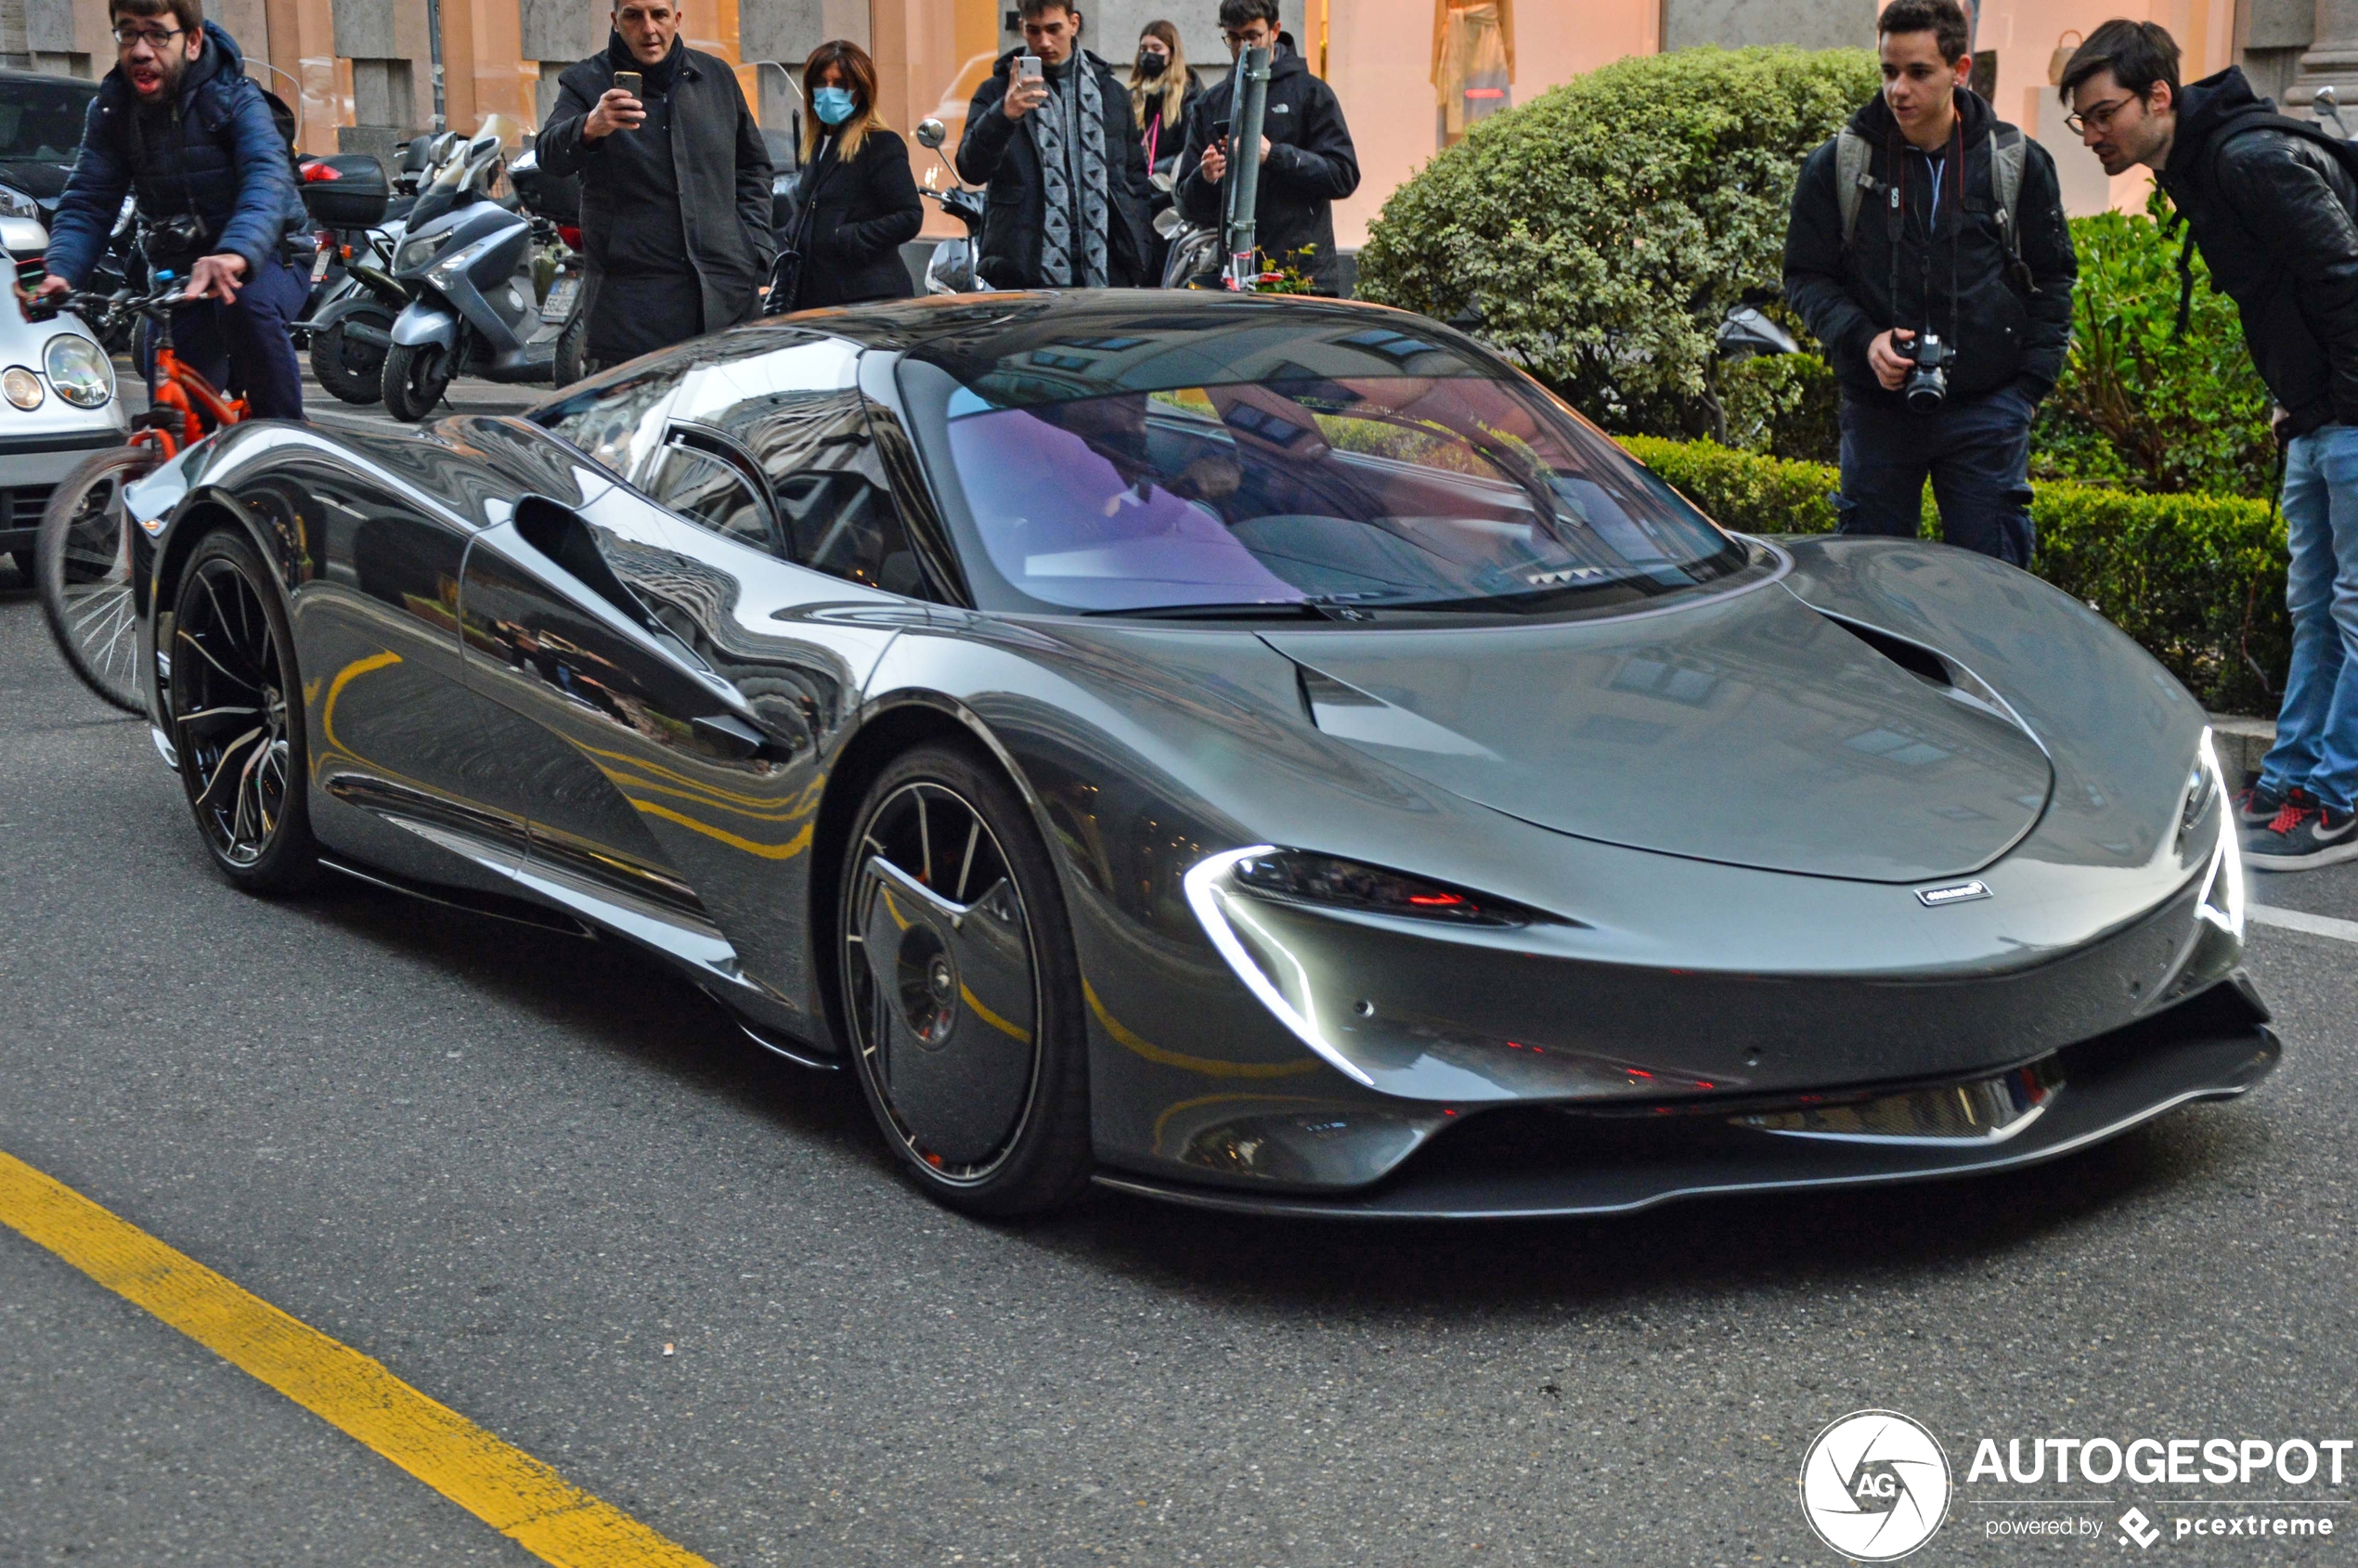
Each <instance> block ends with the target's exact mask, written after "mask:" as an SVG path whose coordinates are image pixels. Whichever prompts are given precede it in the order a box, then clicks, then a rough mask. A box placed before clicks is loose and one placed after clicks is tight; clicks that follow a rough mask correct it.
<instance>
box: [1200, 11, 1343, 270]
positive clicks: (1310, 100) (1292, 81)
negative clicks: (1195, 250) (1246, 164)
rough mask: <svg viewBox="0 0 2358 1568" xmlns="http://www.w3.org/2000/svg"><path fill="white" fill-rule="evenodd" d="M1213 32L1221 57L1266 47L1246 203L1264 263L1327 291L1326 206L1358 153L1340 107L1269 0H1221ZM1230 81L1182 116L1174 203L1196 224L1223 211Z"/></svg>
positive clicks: (1329, 220) (1232, 98)
mask: <svg viewBox="0 0 2358 1568" xmlns="http://www.w3.org/2000/svg"><path fill="white" fill-rule="evenodd" d="M1220 31H1221V32H1222V33H1223V34H1224V36H1225V37H1226V38H1227V40H1228V53H1229V54H1230V55H1231V56H1234V57H1238V58H1241V57H1242V56H1243V54H1244V52H1245V50H1247V49H1249V48H1266V49H1270V50H1272V51H1274V52H1273V54H1272V56H1271V58H1270V61H1269V102H1268V108H1267V110H1265V113H1264V117H1263V121H1262V136H1261V184H1260V187H1259V190H1258V194H1257V195H1256V197H1255V198H1254V201H1253V204H1252V208H1253V214H1252V215H1253V235H1254V242H1255V243H1256V244H1258V245H1259V246H1260V248H1261V252H1262V253H1263V255H1265V256H1267V257H1268V258H1269V261H1270V263H1271V264H1272V265H1273V266H1280V267H1286V266H1290V267H1294V268H1296V269H1298V270H1299V271H1301V272H1302V273H1304V274H1306V275H1308V277H1309V279H1310V280H1311V282H1312V284H1313V285H1314V286H1315V288H1316V289H1317V291H1318V292H1320V293H1322V294H1331V293H1333V292H1336V290H1337V289H1338V288H1339V287H1340V286H1341V281H1342V270H1341V258H1340V257H1339V256H1338V255H1337V254H1336V253H1335V215H1334V204H1335V203H1336V202H1337V201H1341V200H1342V199H1343V198H1344V197H1346V196H1349V195H1350V194H1351V193H1352V192H1353V191H1354V190H1356V189H1358V188H1359V151H1358V149H1356V148H1355V147H1354V146H1353V145H1352V142H1351V127H1350V126H1348V125H1346V124H1344V123H1343V119H1342V105H1341V103H1340V102H1339V101H1337V99H1336V97H1335V93H1334V89H1333V88H1332V87H1329V86H1328V85H1327V84H1325V83H1324V82H1321V81H1319V80H1318V78H1316V77H1315V76H1313V75H1311V74H1310V68H1309V66H1308V65H1306V64H1304V63H1303V61H1302V54H1301V52H1300V51H1299V50H1297V49H1296V48H1295V47H1294V42H1293V37H1292V35H1291V34H1290V33H1284V32H1278V31H1277V0H1221V4H1220ZM1236 85H1237V77H1236V73H1235V72H1234V71H1231V72H1229V74H1228V80H1226V81H1225V82H1223V83H1221V84H1220V85H1218V86H1216V87H1214V88H1212V89H1211V91H1210V92H1208V93H1206V94H1205V95H1204V96H1203V97H1201V98H1199V99H1198V100H1197V103H1196V107H1195V108H1194V109H1193V110H1189V111H1188V114H1187V149H1186V150H1185V152H1183V153H1181V154H1180V155H1179V211H1180V213H1181V214H1182V215H1183V216H1185V218H1186V219H1187V221H1188V222H1190V223H1193V224H1197V225H1199V226H1208V225H1212V224H1217V223H1219V222H1220V221H1221V218H1222V216H1223V214H1224V199H1225V197H1226V195H1227V191H1226V189H1225V181H1226V177H1227V173H1228V161H1229V157H1230V149H1229V147H1228V142H1227V127H1228V124H1229V122H1230V121H1231V120H1232V119H1233V118H1234V116H1235V113H1236V109H1235V104H1236Z"/></svg>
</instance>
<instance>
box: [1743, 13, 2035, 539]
mask: <svg viewBox="0 0 2358 1568" xmlns="http://www.w3.org/2000/svg"><path fill="white" fill-rule="evenodd" d="M1877 26H1878V28H1879V29H1880V32H1879V34H1878V47H1879V52H1880V54H1881V56H1882V58H1883V80H1884V89H1883V92H1882V93H1881V94H1880V95H1878V96H1877V97H1875V98H1874V99H1873V100H1872V101H1871V102H1870V103H1868V104H1867V105H1866V106H1865V107H1864V108H1862V109H1860V110H1859V111H1858V112H1857V113H1856V114H1854V115H1852V116H1851V118H1850V123H1849V124H1848V125H1847V126H1846V128H1845V129H1844V131H1843V132H1842V134H1841V135H1840V136H1836V137H1835V138H1834V139H1833V141H1830V142H1828V143H1826V144H1825V145H1824V146H1823V147H1820V149H1817V150H1816V151H1815V152H1813V153H1811V154H1810V155H1809V160H1808V162H1806V163H1804V164H1803V165H1802V171H1801V180H1800V183H1799V185H1798V186H1797V187H1796V188H1795V189H1794V199H1793V216H1792V221H1791V223H1790V226H1789V227H1787V229H1786V232H1785V297H1786V299H1788V300H1789V301H1791V302H1792V304H1793V306H1794V309H1795V310H1797V311H1799V312H1800V313H1801V316H1802V318H1803V319H1804V320H1806V321H1807V323H1808V324H1809V330H1811V331H1812V332H1814V333H1816V334H1817V337H1818V341H1819V342H1820V343H1822V344H1823V345H1824V347H1825V353H1826V358H1827V362H1828V363H1829V364H1830V365H1831V366H1832V367H1833V372H1834V377H1835V379H1836V380H1837V381H1838V382H1840V383H1841V386H1842V394H1843V397H1842V490H1841V493H1840V494H1839V495H1838V496H1836V497H1835V505H1836V509H1837V510H1838V512H1840V514H1841V519H1842V531H1843V532H1844V533H1846V534H1879V535H1887V536H1892V537H1896V538H1915V537H1916V534H1917V531H1918V527H1919V518H1920V515H1921V512H1922V510H1923V505H1924V480H1925V479H1926V478H1927V477H1929V478H1930V479H1931V481H1932V487H1933V494H1934V497H1935V498H1936V499H1937V500H1938V501H1939V503H1940V523H1941V531H1942V533H1943V535H1944V536H1945V537H1946V538H1947V539H1948V541H1949V542H1950V544H1954V545H1963V547H1965V548H1966V549H1968V550H1976V551H1980V552H1981V553H1983V554H1984V555H1992V556H1996V557H1997V558H1998V559H1999V560H2001V561H2006V562H2011V563H2012V564H2015V565H2017V566H2027V565H2028V564H2030V553H2031V548H2032V544H2033V542H2034V541H2033V539H2032V536H2031V525H2030V479H2029V472H2030V421H2031V418H2032V416H2033V415H2034V414H2036V413H2037V412H2038V408H2039V403H2040V400H2041V398H2043V397H2045V396H2046V395H2047V393H2048V391H2049V389H2051V388H2052V387H2053V386H2054V384H2055V378H2056V377H2058V376H2059V375H2061V374H2062V373H2063V364H2064V350H2065V348H2066V346H2067V344H2068V343H2069V342H2070V339H2071V291H2072V285H2073V284H2074V282H2075V281H2076V280H2077V279H2078V277H2079V264H2078V261H2077V259H2076V258H2075V257H2074V256H2073V254H2072V249H2071V233H2070V230H2069V229H2067V228H2066V227H2065V225H2064V212H2063V195H2062V191H2061V189H2060V188H2058V186H2057V184H2056V180H2055V165H2054V160H2053V159H2051V158H2049V157H2048V155H2047V151H2046V149H2044V148H2042V147H2041V146H2040V145H2039V144H2038V143H2037V142H2034V141H2031V140H2030V139H2029V138H2028V137H2026V136H2023V134H2022V133H2021V132H2020V131H2018V130H2016V129H2015V127H2014V126H2012V125H2008V124H2004V123H2001V122H2000V121H1999V120H1998V118H1997V116H1996V115H1994V114H1992V113H1991V112H1990V109H1989V105H1988V104H1987V103H1984V102H1983V101H1982V99H1981V97H1980V96H1979V95H1978V94H1976V93H1975V92H1973V91H1972V90H1971V89H1970V88H1968V87H1967V86H1966V85H1965V83H1966V81H1967V79H1968V78H1969V77H1970V75H1971V74H1972V71H1973V55H1972V51H1971V48H1970V47H1969V45H1968V43H1967V33H1966V28H1965V16H1964V12H1963V10H1962V9H1960V8H1959V6H1958V5H1957V0H1892V4H1891V5H1889V6H1886V7H1885V9H1884V12H1883V16H1882V19H1881V20H1880V21H1879V22H1878V23H1877ZM1936 339H1937V349H1936V345H1935V340H1936ZM1920 350H1921V351H1922V352H1920ZM1935 352H1937V353H1938V354H1940V355H1943V356H1948V357H1947V359H1946V362H1945V363H1943V364H1941V365H1939V366H1938V367H1937V370H1938V373H1939V374H1940V375H1941V376H1942V377H1944V378H1945V382H1946V385H1945V387H1943V388H1942V389H1941V391H1940V393H1939V395H1937V396H1936V395H1934V394H1933V389H1932V388H1931V387H1930V386H1929V385H1927V384H1926V383H1927V382H1929V381H1930V380H1931V378H1932V375H1933V374H1934V371H1935V367H1934V366H1932V365H1931V364H1929V363H1927V361H1929V360H1930V359H1931V358H1932V356H1933V354H1934V353H1935ZM1911 377H1912V382H1911Z"/></svg>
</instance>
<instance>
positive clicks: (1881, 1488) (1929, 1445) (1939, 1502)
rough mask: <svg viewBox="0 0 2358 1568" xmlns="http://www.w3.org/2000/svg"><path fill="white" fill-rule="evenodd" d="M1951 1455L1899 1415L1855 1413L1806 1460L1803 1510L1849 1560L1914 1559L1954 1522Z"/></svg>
mask: <svg viewBox="0 0 2358 1568" xmlns="http://www.w3.org/2000/svg"><path fill="white" fill-rule="evenodd" d="M1949 1490H1950V1480H1949V1456H1948V1455H1947V1454H1945V1453H1943V1452H1942V1451H1941V1447H1940V1443H1939V1440H1938V1439H1937V1438H1935V1437H1934V1436H1933V1435H1932V1433H1931V1432H1927V1431H1925V1430H1924V1427H1923V1426H1922V1425H1921V1424H1920V1423H1918V1422H1916V1421H1914V1420H1911V1419H1909V1418H1908V1417H1906V1416H1903V1415H1901V1414H1899V1412H1898V1411H1897V1410H1856V1411H1853V1412H1852V1413H1851V1414H1849V1415H1847V1416H1845V1417H1843V1418H1842V1419H1840V1420H1837V1421H1834V1422H1833V1423H1832V1424H1830V1425H1829V1426H1828V1427H1827V1428H1826V1429H1825V1430H1824V1431H1823V1432H1820V1433H1819V1434H1818V1435H1817V1437H1816V1438H1815V1439H1814V1440H1813V1441H1812V1442H1811V1443H1810V1445H1809V1452H1808V1453H1807V1455H1805V1456H1804V1457H1803V1458H1802V1461H1801V1511H1802V1513H1803V1515H1804V1516H1805V1517H1807V1519H1808V1521H1809V1527H1810V1528H1811V1529H1812V1530H1815V1531H1816V1532H1817V1533H1818V1538H1819V1539H1820V1540H1821V1541H1823V1542H1825V1543H1826V1544H1827V1545H1828V1546H1830V1547H1832V1548H1833V1549H1834V1550H1836V1551H1838V1552H1840V1553H1842V1554H1843V1555H1844V1556H1845V1557H1848V1558H1854V1559H1856V1560H1858V1561H1859V1562H1892V1561H1894V1560H1895V1559H1898V1558H1902V1557H1905V1556H1907V1555H1908V1554H1909V1553H1910V1552H1911V1551H1913V1550H1915V1549H1917V1548H1918V1547H1920V1546H1922V1545H1924V1543H1925V1542H1926V1541H1928V1540H1930V1539H1932V1536H1933V1532H1934V1531H1936V1530H1937V1529H1939V1528H1940V1522H1941V1521H1942V1520H1944V1519H1946V1518H1948V1517H1949Z"/></svg>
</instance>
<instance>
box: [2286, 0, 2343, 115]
mask: <svg viewBox="0 0 2358 1568" xmlns="http://www.w3.org/2000/svg"><path fill="white" fill-rule="evenodd" d="M2324 86H2331V87H2332V88H2333V90H2334V93H2335V96H2337V97H2339V98H2340V100H2341V106H2342V118H2343V119H2344V121H2348V120H2349V119H2350V111H2351V110H2352V108H2358V0H2317V31H2316V34H2315V37H2314V40H2313V42H2312V43H2311V44H2310V45H2309V51H2308V53H2306V54H2304V55H2302V56H2301V57H2300V69H2299V70H2297V71H2294V72H2293V78H2292V87H2291V90H2290V91H2288V92H2287V94H2286V95H2285V97H2286V102H2285V103H2284V104H2283V105H2282V106H2281V107H2282V108H2284V109H2285V110H2288V111H2289V112H2292V113H2295V114H2301V115H2306V114H2308V113H2309V112H2310V101H2311V99H2312V98H2313V97H2315V95H2316V91H2317V89H2318V88H2320V87H2324Z"/></svg>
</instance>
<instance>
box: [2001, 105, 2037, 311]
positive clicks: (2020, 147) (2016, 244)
mask: <svg viewBox="0 0 2358 1568" xmlns="http://www.w3.org/2000/svg"><path fill="white" fill-rule="evenodd" d="M2029 159H2030V144H2029V141H2028V138H2027V137H2025V136H2023V134H2022V127H2021V126H2019V125H2008V124H2004V123H2000V124H1996V125H1993V126H1991V127H1990V130H1989V188H1990V193H1991V194H1992V195H1994V196H1995V197H1996V198H1997V199H1998V229H1999V232H2000V234H2002V236H2003V237H2004V239H2005V242H2006V268H2007V270H2008V271H2009V272H2011V273H2013V274H2014V278H2015V283H2016V284H2017V285H2018V286H2019V287H2021V289H2022V290H2023V292H2026V293H2032V294H2035V293H2037V292H2039V289H2038V285H2036V284H2035V283H2033V282H2032V281H2031V280H2030V268H2029V267H2028V266H2024V265H2023V259H2022V171H2023V165H2024V164H2025V163H2027V162H2029Z"/></svg>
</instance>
